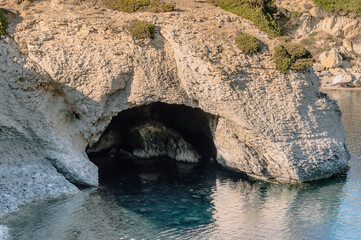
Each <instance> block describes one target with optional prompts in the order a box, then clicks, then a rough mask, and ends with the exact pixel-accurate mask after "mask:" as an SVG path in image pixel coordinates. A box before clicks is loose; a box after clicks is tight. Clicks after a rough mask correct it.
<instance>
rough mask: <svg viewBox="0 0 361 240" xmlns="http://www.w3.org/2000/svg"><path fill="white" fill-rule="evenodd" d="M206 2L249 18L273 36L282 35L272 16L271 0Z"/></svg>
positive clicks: (274, 7) (272, 4) (217, 0)
mask: <svg viewBox="0 0 361 240" xmlns="http://www.w3.org/2000/svg"><path fill="white" fill-rule="evenodd" d="M208 2H209V3H211V4H213V5H215V6H218V7H220V8H223V9H224V10H226V11H229V12H231V13H234V14H237V15H238V16H241V17H243V18H246V19H248V20H251V21H252V22H253V23H254V25H256V26H257V27H258V28H259V29H261V30H262V31H264V32H267V33H269V34H270V35H272V36H273V37H277V36H282V35H283V31H282V28H281V26H280V25H279V24H278V23H277V22H276V21H275V19H274V17H273V14H274V13H276V11H277V8H276V6H275V5H274V3H273V0H208Z"/></svg>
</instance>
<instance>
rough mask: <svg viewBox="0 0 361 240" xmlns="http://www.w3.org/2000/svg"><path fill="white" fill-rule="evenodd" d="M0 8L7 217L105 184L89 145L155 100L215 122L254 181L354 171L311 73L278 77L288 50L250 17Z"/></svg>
mask: <svg viewBox="0 0 361 240" xmlns="http://www.w3.org/2000/svg"><path fill="white" fill-rule="evenodd" d="M0 3H1V5H0V6H1V7H2V8H5V9H7V10H8V11H7V12H6V16H7V18H8V21H9V27H8V34H9V35H8V36H5V37H2V39H1V40H0V54H1V55H0V63H1V64H0V66H1V69H0V83H1V86H2V87H1V88H0V91H1V98H0V106H1V108H0V112H1V114H0V127H1V128H0V129H1V132H0V139H1V145H0V152H1V158H0V166H1V167H0V169H1V170H0V179H4V177H5V179H6V181H4V183H6V184H3V181H1V185H0V192H1V193H2V194H1V196H0V202H1V208H0V216H1V215H2V214H5V213H6V212H8V211H12V210H15V209H16V208H17V206H19V205H21V204H24V203H26V202H29V201H32V200H34V199H38V198H41V197H46V196H56V195H59V194H62V193H73V192H75V191H76V187H75V186H74V185H73V184H80V185H87V186H95V185H97V183H98V181H97V179H98V175H97V168H96V166H95V165H94V164H93V163H91V162H90V161H89V160H88V158H87V155H86V153H85V149H86V148H87V147H88V146H92V145H94V144H95V143H96V142H97V141H98V139H99V138H100V136H101V135H102V134H103V132H104V131H105V129H106V128H107V126H108V124H109V122H110V121H111V119H112V117H113V116H115V115H117V114H118V113H119V112H121V111H124V110H126V109H130V108H133V107H137V106H142V105H145V104H149V103H153V102H163V103H169V104H184V105H187V106H191V107H196V108H200V109H202V110H203V111H205V112H207V113H210V114H213V115H214V116H217V118H218V121H214V122H213V123H212V126H211V129H212V131H213V134H214V140H215V144H216V148H217V151H218V157H217V160H218V161H219V162H220V163H222V164H223V165H225V166H228V167H231V168H235V169H238V170H241V171H244V172H246V173H248V174H251V175H255V176H259V177H263V178H267V179H276V180H278V181H282V182H303V181H309V180H314V179H320V178H324V177H329V176H331V175H332V174H334V173H337V172H339V171H341V170H342V169H344V168H345V167H346V166H347V161H348V159H349V155H348V151H347V149H346V147H345V133H344V130H343V126H342V124H341V121H340V116H341V113H340V111H339V109H338V106H337V105H336V103H335V102H334V101H332V100H331V99H329V98H328V97H327V96H325V95H323V94H321V93H320V92H319V90H318V88H319V85H320V84H319V80H318V78H317V76H316V75H315V74H314V72H313V71H312V69H308V70H305V71H303V72H300V73H295V72H290V73H289V74H287V75H284V74H281V73H279V72H277V71H276V70H275V69H274V65H273V56H272V49H273V47H274V46H275V45H277V44H279V42H278V41H277V40H275V39H272V38H271V37H270V36H269V35H267V34H265V33H263V32H261V31H260V30H258V29H257V28H255V27H254V26H253V24H252V23H251V22H249V21H247V20H244V19H242V18H240V17H237V16H236V15H233V14H230V13H227V12H225V11H223V10H221V9H219V8H216V7H214V6H211V5H209V4H207V3H205V2H193V1H181V0H179V1H176V3H177V6H178V8H179V9H178V11H175V12H170V13H148V12H147V13H145V12H140V13H134V14H129V13H123V12H118V11H114V10H109V9H106V8H94V7H93V6H90V5H87V4H88V3H87V2H83V3H81V4H80V5H79V4H75V5H74V4H71V3H68V2H67V1H35V2H33V3H32V4H29V3H28V5H26V6H23V5H20V7H19V6H18V5H16V4H14V5H13V4H10V3H9V4H8V3H7V2H6V1H5V2H4V1H0ZM136 18H137V19H140V20H146V21H149V22H152V23H155V24H156V26H157V30H156V34H155V39H154V40H144V41H139V40H134V39H133V38H132V37H131V36H130V35H129V33H128V31H127V24H128V22H129V21H131V20H132V19H136ZM238 31H244V32H247V33H251V34H252V35H254V36H255V37H257V38H258V39H259V40H260V41H261V42H262V50H261V52H260V53H257V54H255V55H252V56H246V55H244V54H242V53H241V51H240V50H239V49H238V48H237V47H236V45H235V42H234V38H235V35H236V33H237V32H238ZM185 117H186V116H185ZM19 162H20V163H19ZM22 166H24V167H22ZM10 169H13V171H14V172H16V173H17V175H12V174H11V171H10ZM22 169H23V170H24V171H22ZM15 176H16V177H15ZM11 177H13V179H18V181H15V180H14V181H13V180H11ZM9 179H10V180H9ZM70 182H71V183H70ZM72 183H73V184H72ZM24 189H25V191H24ZM23 192H26V193H28V194H23ZM22 194H23V195H22ZM19 196H22V197H21V200H18V199H20V198H19ZM8 199H13V200H12V201H9V200H8Z"/></svg>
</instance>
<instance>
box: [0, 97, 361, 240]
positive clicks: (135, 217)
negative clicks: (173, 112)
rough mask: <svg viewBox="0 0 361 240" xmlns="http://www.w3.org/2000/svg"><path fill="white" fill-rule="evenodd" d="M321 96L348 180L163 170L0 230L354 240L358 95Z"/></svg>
mask: <svg viewBox="0 0 361 240" xmlns="http://www.w3.org/2000/svg"><path fill="white" fill-rule="evenodd" d="M328 94H329V95H330V96H331V97H332V98H334V99H336V100H337V101H338V102H339V105H340V107H341V110H342V111H343V123H344V126H345V130H346V132H347V144H348V148H349V150H350V153H351V160H350V170H349V172H348V173H347V176H343V177H339V178H336V179H332V180H325V181H319V182H314V183H309V184H304V185H302V186H289V185H281V184H274V183H266V182H261V181H256V180H252V179H248V178H247V177H246V176H244V175H242V174H239V173H234V172H229V171H226V170H224V169H222V168H219V167H217V166H212V165H210V166H208V167H206V168H195V169H193V168H191V167H189V166H187V165H178V166H177V167H174V166H173V167H172V168H170V167H166V166H165V167H164V168H156V169H150V170H147V171H142V172H138V173H128V174H125V173H119V174H118V175H117V177H114V178H111V177H109V179H103V180H102V186H101V187H100V188H98V189H86V190H83V191H82V192H81V193H79V194H76V195H74V196H68V197H62V198H58V199H53V200H47V201H39V202H36V203H33V204H30V205H27V206H25V207H23V208H22V209H21V210H20V211H18V212H16V213H13V214H11V215H9V216H8V217H6V218H5V219H3V220H0V224H5V225H7V226H8V227H9V228H10V234H11V235H12V236H13V239H27V240H33V239H34V240H41V239H64V240H65V239H66V240H68V239H70V240H71V239H84V240H85V239H87V240H88V239H360V238H361V91H332V92H328Z"/></svg>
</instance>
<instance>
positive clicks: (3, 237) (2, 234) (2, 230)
mask: <svg viewBox="0 0 361 240" xmlns="http://www.w3.org/2000/svg"><path fill="white" fill-rule="evenodd" d="M7 239H9V230H8V228H7V227H5V226H4V225H0V240H7Z"/></svg>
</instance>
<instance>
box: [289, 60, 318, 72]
mask: <svg viewBox="0 0 361 240" xmlns="http://www.w3.org/2000/svg"><path fill="white" fill-rule="evenodd" d="M312 65H313V59H312V58H301V59H297V60H296V61H295V62H294V63H292V65H291V66H290V69H292V70H303V69H305V68H308V67H311V66H312Z"/></svg>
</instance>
